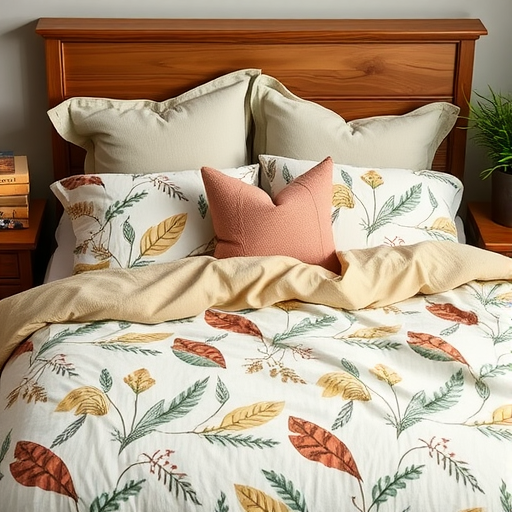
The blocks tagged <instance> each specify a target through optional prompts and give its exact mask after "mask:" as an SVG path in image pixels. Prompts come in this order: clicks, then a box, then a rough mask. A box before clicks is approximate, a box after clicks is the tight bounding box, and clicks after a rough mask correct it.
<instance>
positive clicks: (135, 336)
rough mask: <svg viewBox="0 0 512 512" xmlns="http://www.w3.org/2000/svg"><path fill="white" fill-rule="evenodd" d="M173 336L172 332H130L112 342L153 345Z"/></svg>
mask: <svg viewBox="0 0 512 512" xmlns="http://www.w3.org/2000/svg"><path fill="white" fill-rule="evenodd" d="M172 335H173V333H171V332H147V333H140V332H129V333H126V334H123V335H122V336H118V337H117V338H113V339H112V340H110V341H117V342H120V343H153V342H155V341H162V340H165V339H166V338H169V337H170V336H172Z"/></svg>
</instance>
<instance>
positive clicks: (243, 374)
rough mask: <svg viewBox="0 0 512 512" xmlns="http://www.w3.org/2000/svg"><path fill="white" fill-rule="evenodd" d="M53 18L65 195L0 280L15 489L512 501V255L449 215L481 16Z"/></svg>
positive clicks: (457, 197)
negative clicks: (6, 292) (30, 251)
mask: <svg viewBox="0 0 512 512" xmlns="http://www.w3.org/2000/svg"><path fill="white" fill-rule="evenodd" d="M37 33H38V34H40V35H41V36H42V37H43V38H44V41H45V45H46V59H47V61H46V62H47V77H48V98H49V118H50V120H51V123H52V125H53V135H52V137H53V138H52V141H53V155H54V173H55V182H54V183H53V184H52V186H51V188H52V191H53V193H54V194H55V196H56V197H57V198H58V200H59V201H58V202H59V205H60V211H63V212H64V213H63V216H62V220H61V222H60V223H59V227H58V229H57V241H58V248H57V251H56V253H55V256H54V258H53V259H52V262H51V267H50V268H49V272H48V273H47V279H46V282H45V283H44V284H43V285H41V286H38V287H36V288H33V289H32V290H28V291H25V292H22V293H20V294H17V295H15V296H12V297H9V298H6V299H3V300H2V301H0V318H1V319H2V320H1V322H0V367H1V368H2V372H1V376H0V496H1V499H0V510H1V511H2V512H3V511H5V512H21V511H26V512H29V511H30V512H32V511H36V510H37V511H40V510H44V511H50V510H51V511H52V512H60V511H73V510H74V511H78V510H80V511H82V510H89V511H91V512H92V511H94V512H99V511H103V512H106V511H113V510H120V511H137V512H153V511H155V512H156V511H164V510H165V511H167V510H176V511H180V512H186V511H199V510H208V511H215V512H228V511H234V510H240V511H242V510H244V511H283V512H284V511H301V512H306V511H309V512H317V511H318V512H345V511H346V512H350V511H354V512H357V511H359V512H370V511H374V512H376V511H381V512H386V511H394V512H406V511H410V512H412V511H421V512H463V511H466V512H467V511H470V510H472V511H487V512H498V511H502V512H510V511H511V510H512V463H511V461H512V430H511V426H512V394H511V391H510V390H511V389H512V359H511V352H512V260H510V259H508V258H506V257H504V256H502V255H499V254H495V253H491V252H488V251H484V250H482V249H478V248H475V247H472V246H470V245H467V244H465V243H461V242H460V240H461V237H460V224H458V223H457V222H456V219H457V215H458V208H459V205H460V202H461V200H462V194H463V185H462V183H463V174H464V156H465V144H466V134H467V131H466V130H465V129H464V128H465V126H467V124H466V120H465V117H466V116H467V114H468V109H467V103H466V98H468V97H469V96H470V92H471V81H472V73H473V59H474V50H475V44H476V42H477V40H478V38H479V37H481V36H483V35H485V33H486V30H485V27H484V26H483V25H482V24H481V22H480V21H479V20H475V19H435V20H434V19H432V20H200V19H199V20H164V19H159V20H151V19H137V20H135V19H133V20H130V19H74V18H69V19H67V18H59V19H53V18H51V19H50V18H45V19H41V20H39V22H38V25H37Z"/></svg>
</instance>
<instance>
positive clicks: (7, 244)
mask: <svg viewBox="0 0 512 512" xmlns="http://www.w3.org/2000/svg"><path fill="white" fill-rule="evenodd" d="M45 206H46V201H45V200H44V199H33V200H32V201H30V210H29V215H30V217H29V227H28V228H26V229H5V230H0V299H3V298H4V297H8V296H9V295H13V294H15V293H18V292H21V291H23V290H28V289H29V288H31V287H32V286H34V275H33V274H34V273H33V268H32V255H33V251H35V249H36V248H37V244H38V241H39V233H40V232H41V225H42V220H43V214H44V209H45Z"/></svg>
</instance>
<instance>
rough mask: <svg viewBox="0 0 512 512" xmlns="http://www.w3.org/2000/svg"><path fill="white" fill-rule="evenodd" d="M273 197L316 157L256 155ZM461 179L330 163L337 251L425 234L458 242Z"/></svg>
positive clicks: (420, 239)
mask: <svg viewBox="0 0 512 512" xmlns="http://www.w3.org/2000/svg"><path fill="white" fill-rule="evenodd" d="M260 164H261V167H260V172H261V174H262V176H263V175H265V176H266V177H267V179H268V182H269V183H270V189H271V190H270V195H271V197H275V196H276V195H277V194H279V193H280V192H281V190H283V189H284V188H285V187H287V186H288V184H289V183H291V182H292V181H293V180H294V179H295V178H296V177H297V176H301V175H302V174H304V173H305V172H306V171H307V170H308V169H310V168H311V166H312V165H314V164H315V162H311V161H308V160H296V159H292V158H285V157H279V156H272V155H260ZM462 193H463V186H462V183H461V181H460V180H459V179H458V178H456V177H455V176H452V175H450V174H447V173H442V172H438V171H430V170H416V171H413V170H410V169H393V168H376V167H354V166H350V165H343V164H334V166H333V178H332V204H331V223H332V229H333V236H334V244H335V246H336V250H337V251H348V250H351V249H364V248H367V247H376V246H380V245H389V246H397V245H412V244H416V243H418V242H423V241H426V240H445V241H451V242H458V237H457V227H456V224H455V217H456V215H457V210H458V208H459V206H460V203H461V199H462Z"/></svg>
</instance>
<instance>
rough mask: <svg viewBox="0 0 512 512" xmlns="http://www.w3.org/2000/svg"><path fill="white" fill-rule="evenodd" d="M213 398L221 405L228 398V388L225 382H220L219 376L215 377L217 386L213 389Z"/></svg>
mask: <svg viewBox="0 0 512 512" xmlns="http://www.w3.org/2000/svg"><path fill="white" fill-rule="evenodd" d="M215 398H216V399H217V402H219V403H220V404H221V405H224V404H225V403H226V402H227V401H228V400H229V390H228V388H227V387H226V384H224V382H222V380H221V379H220V377H217V387H216V389H215Z"/></svg>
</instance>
